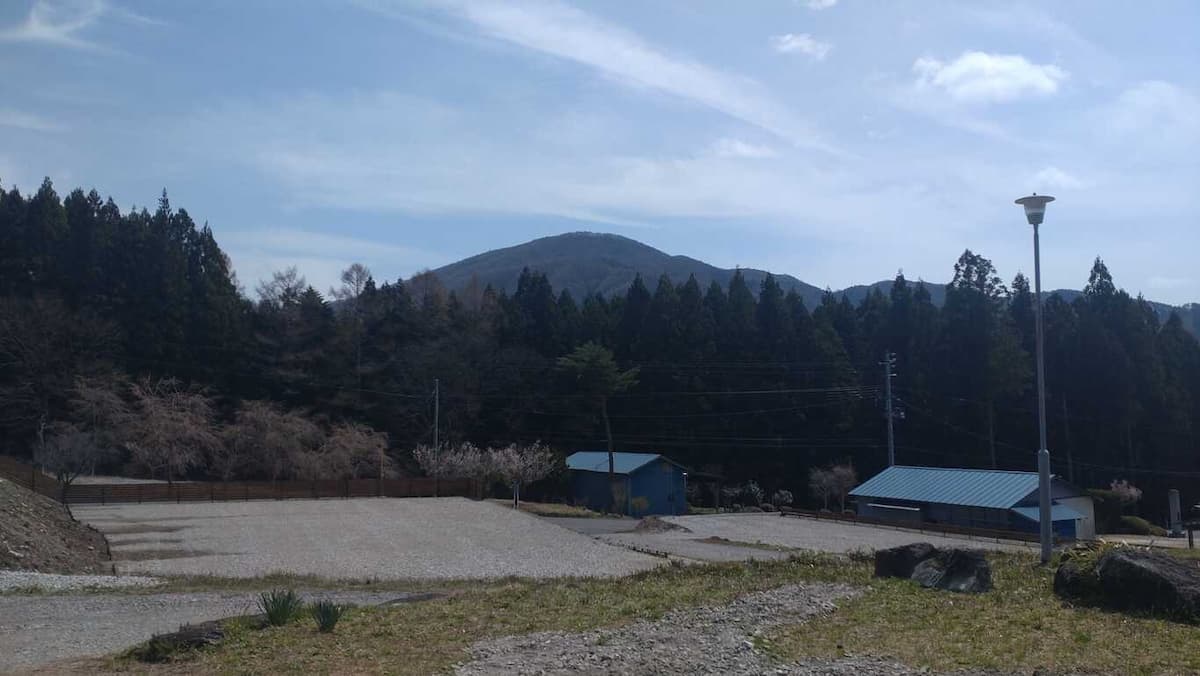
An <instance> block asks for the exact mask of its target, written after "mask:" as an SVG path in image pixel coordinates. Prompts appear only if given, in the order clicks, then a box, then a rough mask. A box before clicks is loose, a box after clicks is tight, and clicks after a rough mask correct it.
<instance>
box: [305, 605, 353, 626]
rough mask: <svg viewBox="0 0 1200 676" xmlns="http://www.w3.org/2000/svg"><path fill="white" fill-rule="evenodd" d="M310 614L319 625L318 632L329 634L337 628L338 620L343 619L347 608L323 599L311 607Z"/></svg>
mask: <svg viewBox="0 0 1200 676" xmlns="http://www.w3.org/2000/svg"><path fill="white" fill-rule="evenodd" d="M308 612H309V614H310V615H312V618H313V620H314V621H315V622H316V623H317V631H319V632H321V633H322V634H328V633H331V632H332V631H333V628H334V627H336V626H337V623H338V620H340V619H342V614H344V613H345V612H346V606H343V605H339V604H337V603H334V602H333V601H330V600H328V599H322V600H320V601H317V602H316V603H314V604H312V605H311V606H309V607H308Z"/></svg>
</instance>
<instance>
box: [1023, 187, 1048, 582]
mask: <svg viewBox="0 0 1200 676" xmlns="http://www.w3.org/2000/svg"><path fill="white" fill-rule="evenodd" d="M1053 201H1054V198H1053V197H1050V196H1049V195H1039V194H1037V193H1036V192H1035V193H1033V194H1032V195H1030V196H1029V197H1022V198H1021V199H1019V200H1017V204H1020V205H1021V206H1023V207H1025V218H1026V219H1027V220H1028V221H1029V224H1030V225H1032V226H1033V288H1034V291H1033V298H1034V307H1035V308H1037V314H1036V315H1035V324H1036V326H1037V329H1036V331H1037V387H1038V444H1039V446H1038V454H1037V459H1038V521H1039V525H1040V526H1041V540H1042V563H1049V562H1050V554H1051V551H1052V549H1053V545H1054V536H1053V532H1054V531H1053V528H1054V523H1053V521H1051V516H1050V450H1049V449H1048V448H1046V365H1045V364H1046V360H1045V357H1044V353H1045V349H1044V347H1043V345H1042V343H1043V337H1042V333H1043V329H1042V252H1041V243H1040V241H1039V239H1038V226H1039V225H1041V224H1042V218H1043V217H1045V215H1046V205H1047V204H1049V203H1050V202H1053Z"/></svg>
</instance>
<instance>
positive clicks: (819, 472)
mask: <svg viewBox="0 0 1200 676" xmlns="http://www.w3.org/2000/svg"><path fill="white" fill-rule="evenodd" d="M835 484H836V479H835V478H834V476H833V471H832V470H828V469H822V468H820V467H814V468H812V469H811V470H809V471H808V490H809V492H810V493H812V496H813V497H814V498H817V499H818V500H820V501H821V504H822V505H823V506H824V508H825V509H829V498H830V497H832V496H833V495H834V493H835V492H836V490H837V489H836V485H835Z"/></svg>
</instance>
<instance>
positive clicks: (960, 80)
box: [912, 52, 1068, 103]
mask: <svg viewBox="0 0 1200 676" xmlns="http://www.w3.org/2000/svg"><path fill="white" fill-rule="evenodd" d="M912 69H913V72H914V73H916V75H917V80H916V87H917V88H918V89H922V90H940V91H942V92H945V93H946V94H948V95H949V96H950V98H951V99H953V100H954V101H957V102H961V103H1002V102H1008V101H1014V100H1016V99H1020V98H1025V97H1030V96H1047V95H1050V94H1054V93H1055V92H1057V91H1058V88H1059V86H1060V85H1061V84H1062V82H1063V81H1065V80H1066V79H1067V77H1068V75H1067V72H1066V71H1065V70H1063V69H1062V68H1059V67H1058V66H1055V65H1053V64H1035V63H1031V62H1030V61H1029V60H1028V59H1026V58H1025V57H1024V56H1021V55H1019V54H989V53H987V52H963V53H962V54H961V55H960V56H959V57H958V58H957V59H954V60H953V61H950V62H948V63H947V62H943V61H940V60H938V59H935V58H932V57H921V58H919V59H917V60H916V62H915V63H913V68H912Z"/></svg>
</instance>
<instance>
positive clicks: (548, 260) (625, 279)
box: [433, 232, 822, 307]
mask: <svg viewBox="0 0 1200 676" xmlns="http://www.w3.org/2000/svg"><path fill="white" fill-rule="evenodd" d="M526 267H528V268H530V269H531V270H537V271H538V272H542V273H544V274H545V275H546V277H548V278H549V280H550V283H551V284H552V285H553V286H554V288H555V290H560V289H567V290H568V291H570V292H571V295H572V296H574V297H575V299H576V300H581V299H582V298H583V297H584V296H587V295H588V294H592V293H598V294H600V295H603V296H608V295H611V294H613V293H624V292H625V289H627V288H629V285H630V284H631V283H632V282H633V278H634V277H635V276H637V275H639V274H640V275H641V276H642V280H643V281H644V282H645V283H646V286H648V287H650V289H651V290H653V289H654V285H655V284H656V283H657V281H658V278H659V277H660V276H661V275H663V274H666V275H667V276H668V277H670V278H671V281H672V282H675V283H677V284H682V283H683V282H686V281H687V278H688V276H689V275H695V276H696V281H698V282H700V286H701V288H707V287H708V285H709V284H710V283H712V282H717V283H718V284H720V285H721V286H723V287H725V286H728V285H729V280H730V278H732V277H733V274H734V272H735V271H734V270H729V269H725V268H718V267H716V266H714V265H709V264H708V263H705V262H703V261H698V260H696V259H695V258H688V257H687V256H671V255H669V254H666V253H663V252H662V251H659V250H658V249H655V248H654V247H651V246H647V245H645V244H642V243H641V242H638V241H636V240H632V239H629V238H628V237H622V236H620V235H611V234H604V233H595V232H572V233H567V234H564V235H555V236H553V237H543V238H541V239H535V240H533V241H532V242H526V243H524V244H518V245H516V246H510V247H506V248H504V249H495V250H493V251H488V252H486V253H481V254H479V255H477V256H471V257H470V258H464V259H463V260H461V261H458V262H457V263H451V264H450V265H446V266H444V267H440V268H438V269H436V270H434V271H433V272H434V273H435V274H436V275H437V276H438V278H439V279H440V280H441V281H442V283H443V284H445V285H446V288H449V289H461V288H463V287H464V286H466V285H467V283H468V282H469V281H470V280H471V277H472V276H475V277H477V278H478V279H479V282H480V284H484V285H487V284H491V285H492V286H493V287H495V288H497V289H504V290H506V291H508V292H509V293H512V292H513V291H515V290H516V288H517V278H518V277H520V275H521V270H522V269H524V268H526ZM741 271H742V275H743V276H744V277H745V278H746V283H747V284H748V285H749V286H750V288H751V289H753V290H755V291H757V290H758V288H759V286H760V285H761V284H762V280H763V277H765V276H766V275H767V272H766V271H765V270H756V269H754V268H741ZM775 279H776V281H778V282H779V285H780V286H782V287H783V289H784V290H785V291H788V290H791V289H795V290H796V292H797V293H799V294H800V295H801V296H802V297H803V298H804V302H805V303H808V305H809V307H812V306H813V304H815V303H817V302H819V301H820V299H821V293H822V291H821V289H819V288H817V287H815V286H813V285H812V284H806V283H805V282H802V281H800V280H799V279H796V278H795V277H792V276H791V275H776V276H775Z"/></svg>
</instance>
